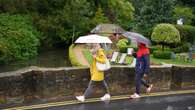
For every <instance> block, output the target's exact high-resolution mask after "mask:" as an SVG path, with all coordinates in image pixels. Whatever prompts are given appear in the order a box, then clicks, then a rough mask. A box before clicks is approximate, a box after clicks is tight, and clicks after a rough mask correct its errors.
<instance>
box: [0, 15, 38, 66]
mask: <svg viewBox="0 0 195 110" xmlns="http://www.w3.org/2000/svg"><path fill="white" fill-rule="evenodd" d="M39 36H40V33H39V32H38V31H37V30H36V29H35V28H34V27H33V25H32V20H31V19H30V18H29V17H28V16H21V15H9V14H0V63H1V64H2V63H8V62H10V61H15V60H25V59H29V58H32V57H34V56H36V55H37V51H38V46H39Z"/></svg>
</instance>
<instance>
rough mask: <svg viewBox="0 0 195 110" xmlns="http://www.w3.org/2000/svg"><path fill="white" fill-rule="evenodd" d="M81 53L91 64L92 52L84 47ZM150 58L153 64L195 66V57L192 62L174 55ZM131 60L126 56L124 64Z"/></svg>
mask: <svg viewBox="0 0 195 110" xmlns="http://www.w3.org/2000/svg"><path fill="white" fill-rule="evenodd" d="M83 54H84V56H85V58H86V59H87V61H88V62H89V64H91V63H92V60H93V58H92V54H91V53H90V51H89V50H87V49H84V50H83ZM150 60H151V63H152V64H153V65H161V64H163V63H166V64H176V65H191V66H195V59H194V60H193V61H192V62H188V61H186V60H183V59H180V58H178V57H176V59H158V58H154V57H153V55H150ZM132 61H133V57H131V56H127V57H126V60H125V64H131V63H132Z"/></svg>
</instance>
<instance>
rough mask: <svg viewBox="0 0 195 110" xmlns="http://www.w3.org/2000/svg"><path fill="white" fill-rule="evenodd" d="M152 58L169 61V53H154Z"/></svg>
mask: <svg viewBox="0 0 195 110" xmlns="http://www.w3.org/2000/svg"><path fill="white" fill-rule="evenodd" d="M153 57H154V58H160V59H171V52H170V51H154V52H153Z"/></svg>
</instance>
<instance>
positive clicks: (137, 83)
mask: <svg viewBox="0 0 195 110" xmlns="http://www.w3.org/2000/svg"><path fill="white" fill-rule="evenodd" d="M140 88H141V73H136V74H135V93H134V94H133V95H131V98H140V95H139V94H140Z"/></svg>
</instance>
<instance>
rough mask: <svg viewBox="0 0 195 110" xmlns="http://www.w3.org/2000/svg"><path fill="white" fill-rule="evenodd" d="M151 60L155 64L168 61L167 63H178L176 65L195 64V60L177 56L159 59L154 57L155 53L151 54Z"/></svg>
mask: <svg viewBox="0 0 195 110" xmlns="http://www.w3.org/2000/svg"><path fill="white" fill-rule="evenodd" d="M150 59H151V62H153V63H154V64H162V63H167V64H176V65H191V66H195V60H193V61H192V62H189V61H187V60H183V59H180V58H178V57H176V59H157V58H154V57H153V55H150Z"/></svg>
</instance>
